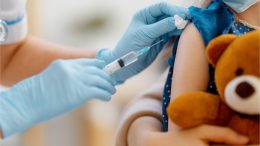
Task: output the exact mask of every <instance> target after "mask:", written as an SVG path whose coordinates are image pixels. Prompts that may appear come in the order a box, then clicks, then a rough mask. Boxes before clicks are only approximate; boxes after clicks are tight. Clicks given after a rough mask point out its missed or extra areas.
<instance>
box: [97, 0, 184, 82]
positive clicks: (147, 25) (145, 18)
mask: <svg viewBox="0 0 260 146" xmlns="http://www.w3.org/2000/svg"><path fill="white" fill-rule="evenodd" d="M174 15H179V16H181V17H182V18H184V19H187V18H189V14H188V10H187V9H185V8H182V7H178V6H175V5H171V4H168V3H166V2H161V3H158V4H155V5H152V6H150V7H148V8H145V9H143V10H141V11H139V12H138V13H136V15H135V16H134V17H133V19H132V22H131V24H130V26H129V27H128V29H127V31H126V32H125V34H124V35H123V37H122V38H121V40H120V41H119V43H118V44H117V45H116V47H115V48H114V49H113V50H112V51H110V50H108V49H102V50H100V51H98V53H97V58H98V59H102V60H105V61H106V62H107V64H108V63H110V62H112V61H113V60H115V59H117V58H119V57H121V56H123V55H125V54H127V53H128V52H130V51H134V50H140V49H142V48H144V47H147V46H150V45H152V44H153V43H155V42H157V41H159V40H162V39H163V40H165V41H164V42H163V43H161V44H158V45H156V46H154V47H153V48H151V49H150V51H149V52H148V53H147V54H145V55H143V56H141V57H140V58H139V61H137V62H135V63H133V64H132V65H130V66H128V67H125V68H124V69H122V70H120V71H118V72H116V73H114V74H113V77H114V78H115V79H116V81H117V83H118V84H120V83H123V82H124V81H125V80H126V79H128V78H130V77H132V76H134V75H136V74H138V73H139V72H141V71H142V70H144V69H145V68H147V67H148V66H149V65H150V64H151V63H152V62H153V61H154V60H155V58H156V57H157V55H158V54H159V52H160V51H161V50H162V48H163V46H164V45H165V44H166V42H167V40H168V38H169V37H171V36H174V35H179V34H180V33H181V32H182V30H178V29H177V28H176V26H175V24H174V18H173V17H174Z"/></svg>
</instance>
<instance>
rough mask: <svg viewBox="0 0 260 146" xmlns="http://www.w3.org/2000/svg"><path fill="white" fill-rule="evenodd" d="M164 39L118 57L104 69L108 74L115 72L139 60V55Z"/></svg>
mask: <svg viewBox="0 0 260 146" xmlns="http://www.w3.org/2000/svg"><path fill="white" fill-rule="evenodd" d="M163 41H164V40H160V41H158V42H156V43H154V44H153V45H151V46H148V47H144V48H143V49H141V50H139V51H131V52H129V53H127V54H126V55H124V56H122V57H120V58H118V59H116V60H115V61H113V62H111V63H110V64H108V65H106V66H105V67H104V68H103V70H104V71H105V72H107V73H108V74H113V73H115V72H117V71H118V70H120V69H121V68H123V67H126V66H129V65H131V64H132V63H134V62H136V61H137V60H138V57H139V56H141V55H143V54H145V53H147V52H148V51H149V50H150V49H151V48H152V47H154V46H156V45H158V44H160V43H162V42H163Z"/></svg>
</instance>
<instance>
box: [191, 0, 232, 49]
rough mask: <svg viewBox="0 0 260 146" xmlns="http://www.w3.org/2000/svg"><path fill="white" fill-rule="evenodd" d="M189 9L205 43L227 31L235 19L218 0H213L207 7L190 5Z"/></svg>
mask: <svg viewBox="0 0 260 146" xmlns="http://www.w3.org/2000/svg"><path fill="white" fill-rule="evenodd" d="M189 11H190V14H191V16H192V22H193V23H194V25H195V27H196V28H197V29H198V31H199V32H200V33H201V35H202V37H203V40H204V42H205V44H208V42H209V41H210V40H212V39H213V38H215V37H216V36H218V35H221V34H225V33H228V32H229V30H230V28H231V24H232V23H233V22H234V20H235V17H234V14H233V13H232V12H231V11H230V10H229V9H228V7H227V6H226V5H224V4H223V2H222V1H220V0H213V1H212V2H211V3H210V5H209V6H208V7H207V8H198V7H193V6H192V7H190V8H189Z"/></svg>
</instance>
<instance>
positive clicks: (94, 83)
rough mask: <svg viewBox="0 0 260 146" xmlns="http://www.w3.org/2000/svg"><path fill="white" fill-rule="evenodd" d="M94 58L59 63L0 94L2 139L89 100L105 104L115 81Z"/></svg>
mask: <svg viewBox="0 0 260 146" xmlns="http://www.w3.org/2000/svg"><path fill="white" fill-rule="evenodd" d="M104 66H105V63H104V62H103V61H100V60H96V59H77V60H60V61H55V62H54V63H52V64H51V65H50V66H49V67H48V68H47V69H46V70H44V71H43V72H42V73H40V74H38V75H36V76H33V77H31V78H29V79H26V80H24V81H22V82H20V83H18V84H17V85H15V86H14V87H12V88H11V89H10V90H8V91H4V92H1V93H0V107H1V108H0V128H1V130H2V132H3V135H4V138H6V137H8V136H11V135H13V134H15V133H17V132H21V131H23V130H25V129H28V128H30V127H32V126H34V125H36V124H38V123H39V122H42V121H45V120H48V119H51V118H53V117H55V116H58V115H60V114H63V113H65V112H68V111H70V110H72V109H74V108H76V107H78V106H80V105H81V104H84V103H85V102H86V101H88V100H90V99H101V100H105V101H108V100H110V98H111V96H112V94H114V93H115V91H116V89H115V87H114V85H115V81H114V80H113V79H112V78H111V77H110V76H109V75H108V74H107V73H105V72H104V71H103V70H102V68H103V67H104Z"/></svg>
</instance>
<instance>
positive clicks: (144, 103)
mask: <svg viewBox="0 0 260 146" xmlns="http://www.w3.org/2000/svg"><path fill="white" fill-rule="evenodd" d="M167 73H168V69H167V70H166V71H165V73H164V74H163V75H162V77H161V78H160V79H159V80H157V82H156V84H154V85H153V86H152V87H151V88H150V89H148V90H147V91H145V92H144V93H143V94H141V95H140V96H139V97H137V98H136V99H135V100H133V101H132V102H131V103H130V104H128V106H127V107H126V109H125V111H124V113H123V116H122V119H121V122H120V125H119V128H118V132H117V135H116V146H130V143H131V144H133V143H134V142H135V140H134V139H135V137H134V136H130V132H129V131H130V127H131V125H132V124H133V122H135V121H136V120H137V119H139V118H141V119H142V118H143V117H148V119H147V121H150V122H151V123H152V124H151V127H154V124H155V125H157V126H158V127H159V129H160V128H161V115H162V104H161V102H162V101H161V100H162V92H163V87H164V82H165V79H166V76H167ZM149 117H150V118H149ZM150 122H147V124H149V123H150ZM156 123H158V124H156ZM147 126H148V125H147ZM131 129H132V128H131ZM144 129H145V128H141V129H140V130H144ZM129 136H130V137H131V139H132V140H129ZM137 140H138V139H136V141H137ZM133 145H134V144H133Z"/></svg>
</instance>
